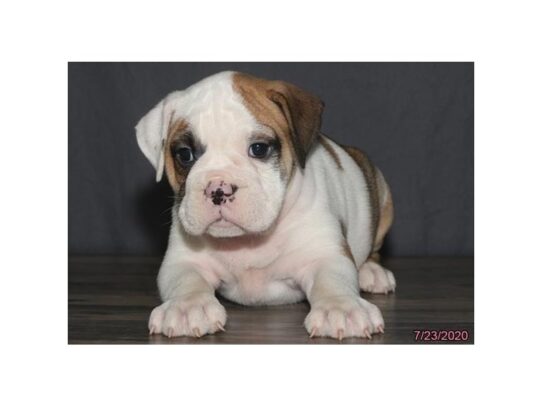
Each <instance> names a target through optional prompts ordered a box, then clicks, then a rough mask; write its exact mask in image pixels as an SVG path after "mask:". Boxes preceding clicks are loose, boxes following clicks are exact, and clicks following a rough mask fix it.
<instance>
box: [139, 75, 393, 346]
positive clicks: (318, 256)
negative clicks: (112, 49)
mask: <svg viewBox="0 0 542 407" xmlns="http://www.w3.org/2000/svg"><path fill="white" fill-rule="evenodd" d="M322 110H323V103H322V102H321V101H320V100H319V99H318V98H316V97H315V96H313V95H311V94H310V93H308V92H306V91H304V90H302V89H300V88H298V87H296V86H294V85H291V84H289V83H286V82H282V81H269V80H264V79H259V78H255V77H252V76H249V75H246V74H242V73H238V72H221V73H218V74H216V75H213V76H210V77H208V78H206V79H204V80H202V81H200V82H198V83H196V84H194V85H192V86H190V87H189V88H187V89H186V90H183V91H176V92H173V93H171V94H169V95H168V96H167V97H166V98H165V99H163V100H162V101H161V102H160V103H159V104H158V105H157V106H156V107H154V108H153V109H152V110H151V111H150V112H148V113H147V114H146V115H145V116H144V117H143V118H142V119H141V120H140V121H139V123H138V124H137V126H136V136H137V141H138V144H139V146H140V148H141V150H142V151H143V153H144V155H145V156H146V157H147V158H148V159H149V161H150V162H151V163H152V165H153V166H154V168H155V169H156V180H157V181H159V180H160V179H161V178H162V176H163V173H164V171H165V173H166V176H167V179H168V181H169V183H170V185H171V187H172V189H173V191H174V193H175V204H174V207H173V210H172V212H173V213H172V218H173V219H172V225H171V231H170V235H169V243H168V248H167V252H166V254H165V257H164V260H163V262H162V265H161V267H160V272H159V274H158V287H159V291H160V295H161V298H162V301H163V303H162V304H161V305H160V306H158V307H156V308H155V309H154V310H153V311H152V313H151V315H150V319H149V330H150V333H151V334H160V333H161V334H164V335H167V336H168V337H174V336H182V335H185V336H195V337H200V336H202V335H206V334H212V333H215V332H217V331H221V330H224V327H225V326H226V319H227V316H226V311H225V309H224V307H223V306H222V305H221V304H220V303H219V301H218V300H217V298H216V297H215V291H218V292H219V293H220V294H221V295H222V296H223V297H225V298H227V299H229V300H231V301H235V302H237V303H240V304H245V305H265V304H288V303H295V302H298V301H301V300H303V299H307V300H308V301H309V303H310V306H311V310H310V312H309V314H308V315H307V317H306V319H305V327H306V329H307V331H308V333H309V334H310V336H311V337H312V336H327V337H332V338H337V339H339V340H340V339H342V338H346V337H365V338H370V337H371V335H372V334H375V333H383V332H384V320H383V318H382V314H381V313H380V310H379V309H378V308H377V307H376V306H375V305H373V304H371V303H369V302H368V301H366V300H364V299H363V298H361V296H360V294H359V291H360V288H361V290H363V291H366V292H371V293H388V292H391V291H394V290H395V279H394V276H393V274H392V273H391V272H390V271H389V270H386V269H385V268H383V267H382V266H381V265H380V264H379V255H378V250H379V249H380V247H381V245H382V241H383V239H384V235H385V234H386V233H387V231H388V229H389V228H390V225H391V222H392V218H393V206H392V200H391V193H390V190H389V188H388V185H387V184H386V181H385V180H384V177H383V176H382V173H381V172H380V171H379V170H378V169H377V168H376V167H374V166H373V165H372V164H371V162H370V161H369V160H368V159H367V157H366V155H365V154H364V153H363V152H362V151H360V150H358V149H356V148H353V147H345V146H340V145H338V144H336V143H335V142H333V141H332V140H330V139H329V138H327V137H326V136H324V135H323V134H321V133H320V122H321V115H322Z"/></svg>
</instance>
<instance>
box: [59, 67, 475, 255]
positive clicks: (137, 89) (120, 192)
mask: <svg viewBox="0 0 542 407" xmlns="http://www.w3.org/2000/svg"><path fill="white" fill-rule="evenodd" d="M222 70H238V71H243V72H247V73H251V74H254V75H259V76H262V77H265V78H268V79H282V80H286V81H289V82H292V83H295V84H296V85H298V86H300V87H302V88H305V89H307V90H309V91H311V92H312V93H314V94H316V95H318V96H319V97H320V98H321V99H322V100H323V101H324V102H325V103H326V108H325V111H324V116H323V132H324V133H326V134H327V135H329V136H330V137H331V138H333V139H334V140H336V141H338V142H340V143H344V144H350V145H355V146H357V147H360V148H362V149H363V150H365V151H366V152H368V153H369V155H370V157H371V158H372V159H373V161H374V162H375V164H376V165H378V166H379V167H380V169H381V170H382V171H383V173H384V175H385V176H386V179H387V180H388V182H389V184H390V186H391V190H392V193H393V196H394V203H395V223H394V225H393V227H392V229H391V233H390V235H389V236H388V238H387V241H386V244H385V247H384V254H387V255H391V256H419V255H473V254H474V212H473V206H474V205H473V204H474V130H473V127H474V92H473V89H474V64H472V63H70V64H69V66H68V110H69V111H68V114H69V119H68V133H69V135H68V154H69V158H68V199H69V202H68V241H69V248H68V250H69V253H70V254H142V255H147V254H152V255H159V254H162V253H163V252H164V250H165V247H166V243H167V235H168V227H169V222H170V215H169V207H170V205H171V192H170V190H169V186H168V184H167V181H166V180H165V179H164V180H163V181H162V182H161V183H159V184H155V182H154V176H155V174H154V170H153V168H152V166H151V164H150V163H149V162H147V160H146V159H145V158H144V156H143V154H142V153H141V152H140V151H139V148H138V146H137V143H136V139H135V132H134V126H135V124H136V123H137V121H138V120H139V118H140V117H142V116H143V115H144V114H145V113H146V112H147V111H148V110H149V109H150V108H152V107H153V106H154V105H155V104H156V103H158V101H160V99H162V98H163V97H164V96H165V95H166V94H167V93H169V92H171V91H172V90H177V89H183V88H185V87H187V86H189V85H191V84H192V83H194V82H196V81H197V80H199V79H202V78H204V77H205V76H208V75H210V74H213V73H216V72H219V71H222Z"/></svg>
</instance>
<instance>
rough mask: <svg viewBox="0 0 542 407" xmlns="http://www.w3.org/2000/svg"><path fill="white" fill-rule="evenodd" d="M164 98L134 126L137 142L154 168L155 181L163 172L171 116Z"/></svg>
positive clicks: (158, 179) (159, 178)
mask: <svg viewBox="0 0 542 407" xmlns="http://www.w3.org/2000/svg"><path fill="white" fill-rule="evenodd" d="M166 100H167V98H166V99H164V100H162V101H161V102H160V103H158V105H156V106H155V107H154V108H153V109H152V110H151V111H150V112H148V113H147V114H146V115H145V116H143V117H142V118H141V120H139V122H138V123H137V126H136V137H137V144H138V145H139V148H140V149H141V151H143V154H145V157H147V159H148V160H149V161H150V162H151V164H152V165H153V167H154V169H155V170H156V182H158V181H160V180H161V179H162V174H163V173H164V148H165V144H166V137H167V132H168V128H169V121H170V118H171V112H170V111H169V110H170V109H168V108H166Z"/></svg>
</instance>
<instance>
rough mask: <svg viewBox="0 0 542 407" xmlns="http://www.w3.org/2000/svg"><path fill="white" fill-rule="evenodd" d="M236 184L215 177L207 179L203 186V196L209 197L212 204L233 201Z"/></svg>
mask: <svg viewBox="0 0 542 407" xmlns="http://www.w3.org/2000/svg"><path fill="white" fill-rule="evenodd" d="M237 189H238V187H237V185H234V184H230V183H228V182H225V181H224V180H221V179H217V180H212V181H209V183H208V184H207V188H205V191H204V193H205V196H206V197H207V198H208V199H210V200H211V201H212V202H213V204H214V205H223V204H225V203H226V202H228V201H229V202H233V200H234V199H235V196H234V195H235V192H236V191H237Z"/></svg>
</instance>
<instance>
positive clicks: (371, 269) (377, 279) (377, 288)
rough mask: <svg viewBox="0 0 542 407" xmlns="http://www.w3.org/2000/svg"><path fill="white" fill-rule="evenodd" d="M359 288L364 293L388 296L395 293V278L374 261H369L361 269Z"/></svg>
mask: <svg viewBox="0 0 542 407" xmlns="http://www.w3.org/2000/svg"><path fill="white" fill-rule="evenodd" d="M358 276H359V286H360V288H361V290H362V291H365V292H368V293H374V294H387V293H389V292H394V291H395V277H394V276H393V273H392V272H391V271H389V270H388V269H385V268H384V267H382V266H381V265H380V264H378V263H375V262H374V261H370V260H369V261H367V262H365V263H363V264H362V266H361V267H360V268H359V274H358Z"/></svg>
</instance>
